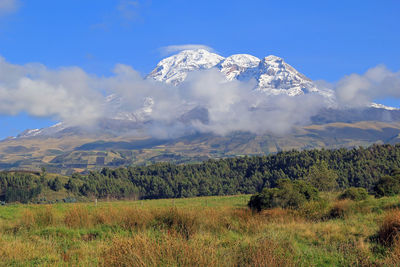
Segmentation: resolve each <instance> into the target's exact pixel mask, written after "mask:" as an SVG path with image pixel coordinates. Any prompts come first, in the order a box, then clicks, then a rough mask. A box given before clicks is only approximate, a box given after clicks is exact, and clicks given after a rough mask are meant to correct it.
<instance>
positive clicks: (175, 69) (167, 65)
mask: <svg viewBox="0 0 400 267" xmlns="http://www.w3.org/2000/svg"><path fill="white" fill-rule="evenodd" d="M223 59H224V57H221V56H220V55H218V54H215V53H212V52H209V51H207V50H205V49H201V48H199V49H193V50H183V51H181V52H179V53H178V54H176V55H172V56H170V57H167V58H165V59H163V60H161V61H160V62H159V63H158V64H157V66H156V68H155V69H154V70H153V71H152V72H151V73H150V74H149V75H148V76H147V77H148V78H152V79H154V80H157V81H160V82H166V83H171V84H173V85H177V84H179V83H181V82H183V81H184V80H185V78H186V76H187V73H188V72H190V71H194V70H201V69H210V68H212V67H214V66H216V65H217V64H218V63H219V62H221V60H223Z"/></svg>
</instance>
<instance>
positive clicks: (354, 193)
mask: <svg viewBox="0 0 400 267" xmlns="http://www.w3.org/2000/svg"><path fill="white" fill-rule="evenodd" d="M367 197H368V192H367V190H365V188H362V187H350V188H348V189H346V190H344V191H343V193H341V194H340V195H339V199H351V200H354V201H361V200H365V199H367Z"/></svg>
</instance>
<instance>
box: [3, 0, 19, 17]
mask: <svg viewBox="0 0 400 267" xmlns="http://www.w3.org/2000/svg"><path fill="white" fill-rule="evenodd" d="M18 8H19V1H18V0H0V16H2V15H6V14H9V13H12V12H15V11H16V10H17V9H18Z"/></svg>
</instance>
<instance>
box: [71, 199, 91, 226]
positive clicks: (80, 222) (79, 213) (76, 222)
mask: <svg viewBox="0 0 400 267" xmlns="http://www.w3.org/2000/svg"><path fill="white" fill-rule="evenodd" d="M64 223H65V225H66V226H68V227H70V228H88V227H90V226H91V225H92V221H91V218H90V217H89V212H88V210H87V208H86V207H84V206H82V205H80V204H75V205H73V206H72V208H71V209H69V210H68V211H67V212H66V213H65V217H64Z"/></svg>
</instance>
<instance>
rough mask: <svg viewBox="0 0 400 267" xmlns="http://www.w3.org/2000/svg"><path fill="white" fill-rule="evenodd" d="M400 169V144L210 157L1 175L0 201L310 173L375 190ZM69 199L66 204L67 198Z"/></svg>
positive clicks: (183, 188)
mask: <svg viewBox="0 0 400 267" xmlns="http://www.w3.org/2000/svg"><path fill="white" fill-rule="evenodd" d="M398 168H400V145H399V144H398V145H386V144H385V145H372V146H370V147H368V148H363V147H358V148H352V149H345V148H341V149H334V150H326V149H322V150H317V149H314V150H304V151H295V150H292V151H285V152H279V153H277V154H274V155H266V156H245V157H234V158H224V159H210V160H207V161H204V162H200V163H194V164H173V163H162V162H161V163H156V164H153V165H149V166H129V167H126V168H125V167H124V168H116V169H110V168H104V169H102V170H99V171H90V172H89V173H87V174H79V173H74V174H73V175H72V176H70V177H54V176H49V175H48V174H47V173H46V171H45V170H44V169H43V170H42V171H41V172H39V173H38V174H29V173H19V172H1V173H0V200H1V201H2V202H3V203H4V202H6V203H8V202H21V203H27V202H38V201H39V198H40V197H42V196H43V192H44V191H46V190H47V191H55V192H56V191H59V190H66V191H67V192H68V196H69V197H86V198H99V199H101V198H114V199H125V198H131V199H132V198H134V199H160V198H187V197H195V196H217V195H235V194H254V193H257V192H261V191H262V190H263V189H264V188H272V187H276V185H277V181H278V180H280V179H290V180H299V179H305V178H307V177H309V176H310V175H314V176H315V175H316V176H321V177H322V178H323V176H326V175H334V176H337V179H336V182H337V189H338V190H343V189H346V188H349V187H362V188H365V189H366V190H367V191H369V192H372V191H374V188H375V187H376V184H377V182H378V181H379V180H380V179H381V178H382V177H384V176H386V175H390V174H391V173H392V171H393V170H394V169H398ZM64 201H65V200H64Z"/></svg>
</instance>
